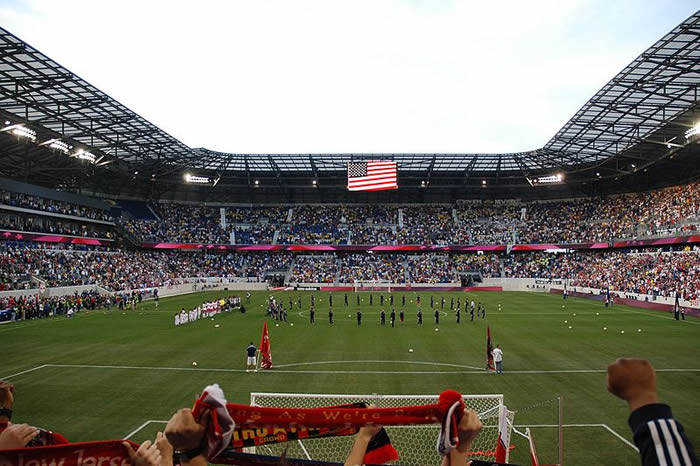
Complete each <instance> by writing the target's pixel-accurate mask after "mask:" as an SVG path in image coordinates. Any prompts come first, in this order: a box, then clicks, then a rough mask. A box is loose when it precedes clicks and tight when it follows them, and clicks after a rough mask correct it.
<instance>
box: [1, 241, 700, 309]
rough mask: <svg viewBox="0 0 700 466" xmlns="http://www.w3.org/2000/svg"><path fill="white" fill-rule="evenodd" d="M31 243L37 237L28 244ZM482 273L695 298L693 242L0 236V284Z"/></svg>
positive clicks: (126, 284) (125, 284) (443, 277)
mask: <svg viewBox="0 0 700 466" xmlns="http://www.w3.org/2000/svg"><path fill="white" fill-rule="evenodd" d="M34 246H36V244H34ZM461 272H480V273H481V274H482V276H483V277H485V278H489V277H501V276H502V277H507V278H541V279H550V278H557V279H558V278H565V279H570V280H571V284H572V286H584V287H591V288H600V289H603V288H607V287H610V288H611V289H612V290H617V291H622V292H630V293H641V294H652V295H657V296H672V295H673V293H674V292H675V291H677V290H679V291H681V292H682V293H683V295H684V296H686V297H687V298H688V299H697V298H700V249H697V248H696V249H694V250H686V251H678V252H663V251H655V252H631V251H585V252H584V251H579V252H574V253H566V254H565V253H561V254H551V253H545V252H514V253H511V254H481V255H480V254H457V255H445V254H434V253H428V254H420V255H418V254H417V255H411V256H406V255H403V254H359V253H357V254H340V255H337V256H336V255H332V254H325V255H294V254H291V253H271V252H258V253H248V254H240V253H209V254H205V253H203V252H201V251H199V252H186V251H144V250H135V251H134V250H119V249H117V250H105V249H89V250H75V249H62V248H38V247H28V246H26V245H21V243H20V245H13V244H12V243H2V245H1V246H0V290H13V289H14V290H16V289H28V288H36V287H39V286H42V285H45V286H47V287H57V286H72V285H100V286H102V287H104V288H106V289H108V290H112V291H117V290H130V289H143V288H151V287H160V286H165V285H175V284H180V283H183V282H184V280H185V279H192V278H204V277H223V278H227V279H248V280H249V279H255V280H256V281H263V280H265V278H266V275H267V274H269V273H274V274H281V275H285V274H288V276H289V280H290V282H293V283H301V282H308V283H333V282H336V280H337V282H339V283H353V282H355V281H370V280H381V281H390V282H393V283H405V282H407V281H411V282H414V283H453V282H455V281H457V277H458V275H457V274H458V273H461Z"/></svg>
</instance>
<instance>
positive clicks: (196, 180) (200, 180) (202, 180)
mask: <svg viewBox="0 0 700 466" xmlns="http://www.w3.org/2000/svg"><path fill="white" fill-rule="evenodd" d="M185 182H186V183H193V184H209V182H210V180H209V178H208V177H206V176H195V175H190V174H189V173H185Z"/></svg>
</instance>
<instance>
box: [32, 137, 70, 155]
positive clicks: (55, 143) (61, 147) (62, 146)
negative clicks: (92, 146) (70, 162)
mask: <svg viewBox="0 0 700 466" xmlns="http://www.w3.org/2000/svg"><path fill="white" fill-rule="evenodd" d="M39 145H40V146H49V148H50V149H54V150H58V151H61V152H63V153H64V154H66V155H67V154H68V152H70V150H71V149H72V148H73V146H71V145H70V144H68V143H67V142H65V141H61V140H60V139H57V138H53V139H49V140H48V141H45V142H42V143H41V144H39Z"/></svg>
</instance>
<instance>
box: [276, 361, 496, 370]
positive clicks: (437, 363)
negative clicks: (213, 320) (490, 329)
mask: <svg viewBox="0 0 700 466" xmlns="http://www.w3.org/2000/svg"><path fill="white" fill-rule="evenodd" d="M352 363H370V364H377V363H382V364H386V363H390V364H422V365H425V366H445V367H458V368H460V369H474V370H481V371H483V370H485V369H481V368H480V367H474V366H466V365H461V364H449V363H445V362H429V361H383V360H373V359H370V360H357V361H310V362H295V363H291V364H278V365H277V366H275V367H292V366H314V365H319V364H352Z"/></svg>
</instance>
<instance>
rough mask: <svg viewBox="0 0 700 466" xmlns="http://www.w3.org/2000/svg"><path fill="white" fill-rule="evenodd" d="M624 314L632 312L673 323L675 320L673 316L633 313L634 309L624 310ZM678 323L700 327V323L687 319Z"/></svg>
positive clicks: (635, 312) (636, 312)
mask: <svg viewBox="0 0 700 466" xmlns="http://www.w3.org/2000/svg"><path fill="white" fill-rule="evenodd" d="M623 312H632V313H634V314H640V315H643V316H648V317H656V318H657V319H665V320H669V321H673V320H674V319H673V315H672V314H669V315H668V316H660V315H656V314H650V313H648V312H641V311H633V310H632V309H624V310H623ZM656 312H658V311H656ZM692 318H693V317H691V319H692ZM678 322H683V323H685V324H693V325H700V322H693V321H692V320H687V319H685V320H679V321H678Z"/></svg>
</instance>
